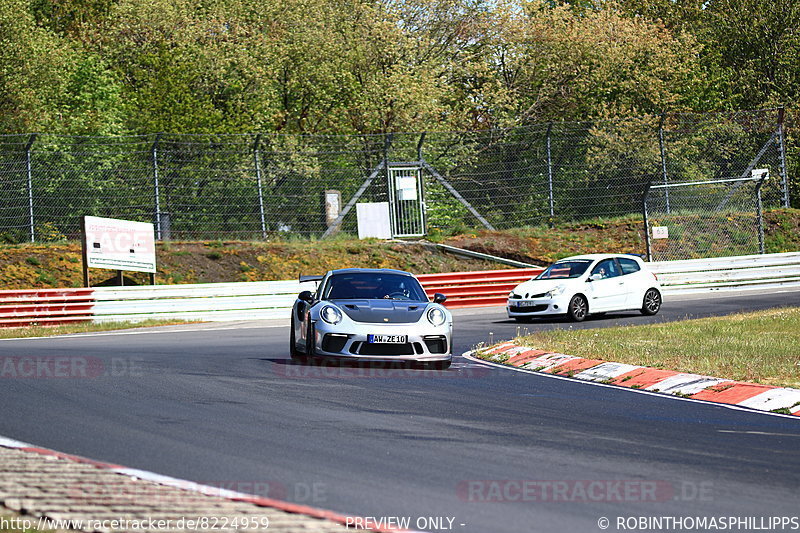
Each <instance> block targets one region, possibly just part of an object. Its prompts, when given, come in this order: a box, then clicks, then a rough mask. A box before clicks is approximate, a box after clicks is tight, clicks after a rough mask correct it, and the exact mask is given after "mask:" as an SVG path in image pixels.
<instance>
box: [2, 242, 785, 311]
mask: <svg viewBox="0 0 800 533" xmlns="http://www.w3.org/2000/svg"><path fill="white" fill-rule="evenodd" d="M649 266H650V268H651V269H652V270H653V271H654V272H655V273H656V274H657V275H658V278H659V281H660V282H661V284H662V286H663V288H664V292H665V293H667V294H681V293H694V292H709V291H716V290H735V289H744V288H762V287H777V286H800V252H794V253H786V254H770V255H756V256H740V257H727V258H719V259H692V260H688V261H665V262H659V263H651V264H650V265H649ZM539 272H541V269H536V268H524V269H508V270H490V271H482V272H455V273H449V274H424V275H421V276H419V279H420V281H421V282H422V285H423V287H424V288H425V291H426V292H427V293H428V295H430V296H433V294H434V293H437V292H440V293H443V294H445V295H446V296H447V302H446V305H447V306H448V307H450V308H460V307H480V306H500V305H504V304H505V302H506V297H507V295H508V293H509V292H510V291H511V289H513V288H514V287H515V286H516V285H517V284H519V283H521V282H523V281H525V280H527V279H530V278H531V277H533V276H535V275H536V274H537V273H539ZM313 286H314V285H313V283H302V284H301V283H300V282H298V281H257V282H249V283H244V282H243V283H212V284H196V285H156V286H147V287H98V288H93V289H35V290H15V291H0V326H25V325H29V324H33V323H36V324H59V323H66V322H75V321H87V320H92V321H96V322H103V321H106V322H107V321H141V320H146V319H153V318H157V319H176V320H202V321H223V320H260V319H268V318H287V317H288V311H289V309H290V308H291V306H292V303H293V302H294V299H295V298H296V296H297V294H298V293H299V292H300V291H301V290H304V289H307V288H308V289H311V288H313Z"/></svg>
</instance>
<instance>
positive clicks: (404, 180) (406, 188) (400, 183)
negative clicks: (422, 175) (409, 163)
mask: <svg viewBox="0 0 800 533" xmlns="http://www.w3.org/2000/svg"><path fill="white" fill-rule="evenodd" d="M397 199H398V200H401V201H408V200H416V199H417V177H416V176H401V177H399V178H397Z"/></svg>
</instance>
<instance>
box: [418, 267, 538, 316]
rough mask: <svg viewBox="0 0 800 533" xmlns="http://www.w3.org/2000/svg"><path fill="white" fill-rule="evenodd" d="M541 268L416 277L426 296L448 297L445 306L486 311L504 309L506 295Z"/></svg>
mask: <svg viewBox="0 0 800 533" xmlns="http://www.w3.org/2000/svg"><path fill="white" fill-rule="evenodd" d="M542 270H544V269H542V268H515V269H506V270H484V271H478V272H453V273H448V274H421V275H419V276H417V278H419V281H420V283H422V286H423V287H424V288H425V292H427V293H428V295H429V296H433V294H434V293H437V292H440V293H442V294H444V295H445V296H447V301H446V302H445V306H447V307H448V308H450V309H458V308H462V307H487V306H495V305H505V303H506V300H507V299H508V293H509V292H510V291H511V289H513V288H514V287H516V286H517V285H519V284H520V283H522V282H523V281H527V280H529V279H531V278H532V277H534V276H535V275H537V274H538V273H539V272H541V271H542Z"/></svg>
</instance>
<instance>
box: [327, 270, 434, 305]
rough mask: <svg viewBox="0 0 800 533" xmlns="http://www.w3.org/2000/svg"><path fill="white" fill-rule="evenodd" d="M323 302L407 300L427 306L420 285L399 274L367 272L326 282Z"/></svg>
mask: <svg viewBox="0 0 800 533" xmlns="http://www.w3.org/2000/svg"><path fill="white" fill-rule="evenodd" d="M322 299H323V300H379V299H385V300H409V301H414V302H427V301H428V297H427V296H426V294H425V291H424V290H422V286H421V285H420V284H419V282H418V281H417V280H416V279H415V278H412V277H411V276H403V275H402V274H373V273H368V272H358V273H347V274H335V275H333V276H331V278H330V279H329V280H328V283H327V286H326V287H325V290H324V293H323V295H322Z"/></svg>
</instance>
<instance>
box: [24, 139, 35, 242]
mask: <svg viewBox="0 0 800 533" xmlns="http://www.w3.org/2000/svg"><path fill="white" fill-rule="evenodd" d="M35 141H36V134H35V133H33V134H31V136H30V137H29V138H28V144H26V145H25V170H26V175H27V177H28V225H29V226H30V239H31V242H36V230H35V226H34V219H33V169H32V166H31V148H32V147H33V143H34V142H35Z"/></svg>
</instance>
